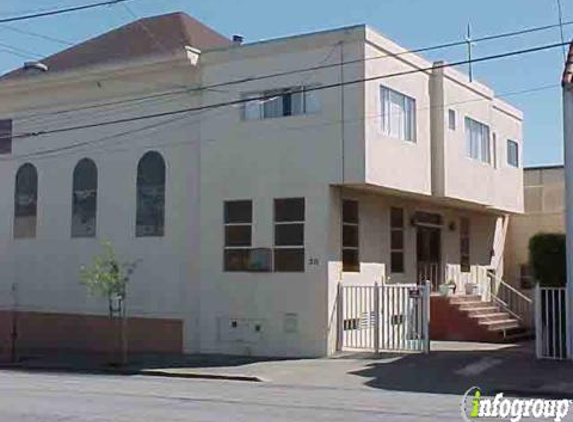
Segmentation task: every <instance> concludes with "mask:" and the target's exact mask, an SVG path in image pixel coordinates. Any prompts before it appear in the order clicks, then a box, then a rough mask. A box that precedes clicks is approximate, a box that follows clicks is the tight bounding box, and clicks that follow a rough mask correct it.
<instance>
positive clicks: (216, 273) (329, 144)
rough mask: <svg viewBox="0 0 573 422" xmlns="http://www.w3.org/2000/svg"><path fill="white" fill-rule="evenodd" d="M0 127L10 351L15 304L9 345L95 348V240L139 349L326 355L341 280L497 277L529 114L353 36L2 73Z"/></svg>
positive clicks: (2, 256) (100, 347) (100, 335)
mask: <svg viewBox="0 0 573 422" xmlns="http://www.w3.org/2000/svg"><path fill="white" fill-rule="evenodd" d="M150 42H151V41H150ZM229 44H230V43H229ZM391 75H394V76H391ZM104 104H105V105H104ZM142 116H145V117H142ZM150 116H154V117H153V118H151V117H150ZM0 118H1V119H2V122H3V123H2V127H3V130H2V133H8V134H11V136H5V137H4V138H2V141H4V144H6V143H7V142H9V143H10V148H9V151H7V149H8V148H7V147H6V146H5V145H4V147H5V149H6V150H3V152H4V153H3V154H1V155H0V177H1V180H3V183H4V185H3V186H4V187H3V189H2V190H1V195H2V199H1V200H0V215H1V216H3V217H2V218H1V219H0V251H1V253H0V260H2V262H1V263H0V265H1V268H2V269H3V271H2V282H1V283H0V289H1V293H0V307H1V309H2V310H3V311H2V312H0V322H1V327H2V328H0V329H1V330H2V331H1V332H0V341H2V344H4V345H5V346H1V347H2V350H4V351H5V350H7V347H8V346H6V345H7V344H8V343H9V332H10V327H11V326H12V325H11V324H12V322H13V315H14V309H17V311H18V313H19V324H20V325H21V326H20V330H21V335H20V337H19V341H20V347H21V348H22V349H77V350H88V351H105V350H106V349H107V348H108V347H109V344H110V340H109V338H108V337H109V334H108V331H107V328H109V327H107V326H106V324H107V322H106V320H105V315H106V311H107V309H106V305H105V303H104V302H102V301H101V300H100V299H98V298H93V297H90V296H89V295H88V294H87V292H86V289H85V287H84V286H82V285H81V284H80V282H79V268H80V266H81V265H85V264H89V263H90V261H91V259H92V258H93V256H94V254H96V253H97V252H98V251H99V250H100V243H101V241H103V240H109V241H111V242H112V243H113V245H114V247H115V249H116V252H117V253H118V255H119V256H120V257H122V258H123V259H125V260H126V261H131V260H141V263H140V264H139V266H138V268H137V270H136V272H135V274H134V278H133V280H132V282H131V284H130V286H129V296H128V308H129V315H130V317H131V319H130V333H129V339H130V348H131V350H132V351H134V352H169V353H231V354H252V355H267V356H325V355H329V354H332V353H333V352H334V351H335V345H336V333H337V327H336V324H337V319H336V292H337V286H338V284H339V283H346V284H373V283H374V282H387V283H397V282H417V281H420V280H422V279H431V281H432V284H433V287H434V289H435V290H436V291H437V290H438V289H439V286H440V285H442V284H444V283H446V282H448V281H450V280H451V281H453V282H455V283H456V285H457V286H458V288H459V290H458V291H459V292H460V291H463V289H464V286H465V284H467V283H469V282H473V283H476V284H480V283H485V271H486V270H488V269H489V270H494V271H496V273H497V275H498V276H500V277H502V276H503V245H504V242H505V230H506V228H507V215H508V214H511V213H521V212H522V211H523V174H522V167H521V154H522V149H523V144H522V142H523V136H522V120H523V117H522V114H521V112H520V111H519V110H516V109H515V108H513V107H512V106H510V105H509V104H507V103H505V102H503V101H501V100H500V99H497V98H496V97H495V95H494V93H493V92H492V90H491V89H489V88H488V87H486V86H484V85H482V84H479V83H477V82H472V83H470V82H468V80H467V77H466V76H464V75H463V74H461V73H459V72H458V71H457V70H455V69H453V68H451V67H447V66H444V65H443V64H440V63H437V64H432V63H430V62H428V61H426V60H425V59H423V58H421V57H420V56H418V55H416V54H412V53H408V52H407V51H406V50H404V49H403V48H401V47H399V46H398V45H396V44H394V43H393V42H391V41H389V40H388V39H386V38H384V37H383V36H381V35H380V34H378V33H377V32H376V31H374V30H372V29H370V28H369V27H366V26H356V27H350V28H343V29H338V30H333V31H326V32H321V33H314V34H308V35H301V36H296V37H289V38H283V39H277V40H271V41H266V42H260V43H253V44H244V45H228V46H220V45H219V46H215V47H213V48H204V49H202V50H200V49H198V48H197V46H194V45H188V46H186V45H181V47H180V48H178V49H174V50H173V51H172V52H169V53H165V52H161V53H157V54H152V55H147V56H143V57H138V58H137V59H130V60H114V61H109V62H105V63H96V64H91V65H89V66H84V67H79V68H74V69H69V70H65V69H64V70H62V71H58V72H53V73H51V72H50V71H48V72H46V73H43V74H40V75H34V76H24V77H19V78H6V79H4V80H0ZM86 159H87V160H88V161H86ZM82 160H84V161H82ZM77 166H79V167H77ZM74 175H75V176H74ZM17 180H18V182H17Z"/></svg>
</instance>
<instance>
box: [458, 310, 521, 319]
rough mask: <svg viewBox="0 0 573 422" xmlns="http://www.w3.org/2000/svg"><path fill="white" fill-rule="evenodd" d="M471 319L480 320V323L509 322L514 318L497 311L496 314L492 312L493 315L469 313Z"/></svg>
mask: <svg viewBox="0 0 573 422" xmlns="http://www.w3.org/2000/svg"><path fill="white" fill-rule="evenodd" d="M469 316H470V318H474V319H477V320H479V321H480V322H482V321H484V322H486V321H508V320H511V319H513V318H511V316H510V315H509V314H508V313H507V312H499V311H497V310H496V312H491V313H474V312H470V313H469Z"/></svg>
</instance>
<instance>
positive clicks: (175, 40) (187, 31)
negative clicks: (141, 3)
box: [3, 12, 231, 78]
mask: <svg viewBox="0 0 573 422" xmlns="http://www.w3.org/2000/svg"><path fill="white" fill-rule="evenodd" d="M230 44H231V41H230V40H229V39H228V38H226V37H224V36H223V35H221V34H219V33H218V32H215V31H214V30H213V29H211V28H209V27H208V26H206V25H204V24H202V23H201V22H199V21H198V20H196V19H193V18H192V17H191V16H189V15H187V14H186V13H182V12H176V13H170V14H167V15H159V16H152V17H148V18H143V19H139V20H137V21H134V22H131V23H129V24H127V25H124V26H122V27H120V28H117V29H114V30H112V31H110V32H106V33H105V34H102V35H100V36H97V37H95V38H92V39H90V40H88V41H85V42H82V43H80V44H77V45H75V46H73V47H70V48H68V49H66V50H63V51H61V52H59V53H56V54H54V55H52V56H49V57H47V58H45V59H43V60H42V63H44V64H45V65H47V66H48V69H49V70H48V72H50V73H52V72H60V71H66V70H71V69H77V68H81V67H87V66H92V65H96V64H102V63H107V62H112V61H124V60H129V59H133V58H140V57H143V56H147V55H152V54H159V53H167V52H172V51H174V50H178V49H181V48H183V47H184V46H191V47H195V48H197V49H199V50H201V49H206V48H212V47H225V46H229V45H230ZM25 75H26V74H25V73H24V70H23V69H22V68H20V69H17V70H14V71H12V72H10V73H8V74H6V75H5V76H4V77H3V78H15V77H21V76H25Z"/></svg>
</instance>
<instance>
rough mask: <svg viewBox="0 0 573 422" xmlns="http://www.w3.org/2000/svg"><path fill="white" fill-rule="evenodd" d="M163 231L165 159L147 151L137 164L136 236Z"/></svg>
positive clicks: (161, 232) (159, 233) (156, 234)
mask: <svg viewBox="0 0 573 422" xmlns="http://www.w3.org/2000/svg"><path fill="white" fill-rule="evenodd" d="M164 232H165V160H164V159H163V157H162V156H161V154H160V153H158V152H156V151H149V152H147V153H145V154H144V155H143V157H141V160H139V164H138V165H137V214H136V228H135V235H136V236H137V237H146V236H163V235H164Z"/></svg>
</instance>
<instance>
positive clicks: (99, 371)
mask: <svg viewBox="0 0 573 422" xmlns="http://www.w3.org/2000/svg"><path fill="white" fill-rule="evenodd" d="M0 370H14V371H24V372H26V371H30V372H32V371H43V372H69V373H76V374H92V375H124V376H133V375H143V376H148V377H163V378H183V379H185V378H187V379H208V380H221V381H242V382H265V381H264V380H263V379H261V378H259V377H256V376H250V375H225V374H209V373H202V372H169V371H165V370H155V369H115V368H77V367H69V366H42V365H19V364H0Z"/></svg>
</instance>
